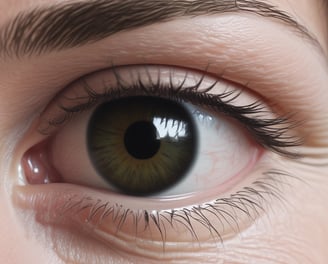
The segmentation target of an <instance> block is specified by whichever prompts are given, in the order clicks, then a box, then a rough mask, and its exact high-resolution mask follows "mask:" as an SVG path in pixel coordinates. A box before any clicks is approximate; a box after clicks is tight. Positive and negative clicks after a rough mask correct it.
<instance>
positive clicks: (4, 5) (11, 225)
mask: <svg viewBox="0 0 328 264" xmlns="http://www.w3.org/2000/svg"><path fill="white" fill-rule="evenodd" d="M86 1H87V0H86ZM168 1H169V0H168ZM63 2H68V1H65V0H57V1H52V0H0V10H2V11H4V12H3V13H2V14H1V16H0V26H1V25H3V24H4V23H5V22H6V21H8V20H10V19H12V18H13V17H14V16H15V15H16V14H17V13H18V12H20V11H24V10H27V9H29V8H33V7H35V6H38V5H41V6H47V5H49V4H53V3H63ZM264 2H267V3H270V4H273V5H275V6H277V7H278V8H279V9H281V10H284V11H286V12H288V13H289V14H291V15H292V16H293V18H294V19H296V20H297V21H298V22H299V23H301V24H303V25H304V26H306V27H307V28H308V29H309V31H310V32H312V33H313V34H314V36H315V37H316V38H317V39H318V41H319V42H320V44H321V46H322V47H323V50H324V51H325V53H326V54H328V30H327V13H326V8H324V7H326V5H325V3H324V2H323V0H271V1H264ZM0 99H1V98H0ZM0 103H1V100H0ZM0 125H1V124H0ZM0 131H1V130H0ZM0 140H1V139H0ZM0 146H1V141H0ZM0 149H1V148H0ZM0 155H1V153H0ZM0 164H1V162H0ZM3 185H4V184H3V180H2V179H1V175H0V201H6V200H8V197H7V196H6V194H5V192H3V189H4V188H2V186H3ZM10 214H11V209H10V206H9V203H6V204H5V205H4V206H3V205H2V204H0V216H3V215H6V216H8V217H0V248H1V250H0V262H2V260H3V259H5V260H6V259H10V260H11V261H10V263H56V261H53V262H52V261H51V257H50V258H49V256H48V255H46V253H45V252H44V251H43V249H42V248H39V249H38V248H36V247H37V246H34V245H32V246H33V248H32V247H31V245H30V244H29V243H28V241H26V240H24V238H23V235H22V234H19V233H18V232H17V231H16V229H15V225H18V223H16V222H15V221H13V220H12V218H11V217H10ZM4 227H6V228H4ZM8 230H10V232H8ZM13 237H17V238H19V239H17V240H16V241H15V243H14V244H11V245H10V246H8V241H9V242H10V243H12V241H13V240H14V239H13ZM324 248H326V246H325V245H323V248H322V249H318V252H324V251H325V249H324ZM36 252H37V255H35V253H36ZM26 260H28V261H26ZM3 263H4V262H3Z"/></svg>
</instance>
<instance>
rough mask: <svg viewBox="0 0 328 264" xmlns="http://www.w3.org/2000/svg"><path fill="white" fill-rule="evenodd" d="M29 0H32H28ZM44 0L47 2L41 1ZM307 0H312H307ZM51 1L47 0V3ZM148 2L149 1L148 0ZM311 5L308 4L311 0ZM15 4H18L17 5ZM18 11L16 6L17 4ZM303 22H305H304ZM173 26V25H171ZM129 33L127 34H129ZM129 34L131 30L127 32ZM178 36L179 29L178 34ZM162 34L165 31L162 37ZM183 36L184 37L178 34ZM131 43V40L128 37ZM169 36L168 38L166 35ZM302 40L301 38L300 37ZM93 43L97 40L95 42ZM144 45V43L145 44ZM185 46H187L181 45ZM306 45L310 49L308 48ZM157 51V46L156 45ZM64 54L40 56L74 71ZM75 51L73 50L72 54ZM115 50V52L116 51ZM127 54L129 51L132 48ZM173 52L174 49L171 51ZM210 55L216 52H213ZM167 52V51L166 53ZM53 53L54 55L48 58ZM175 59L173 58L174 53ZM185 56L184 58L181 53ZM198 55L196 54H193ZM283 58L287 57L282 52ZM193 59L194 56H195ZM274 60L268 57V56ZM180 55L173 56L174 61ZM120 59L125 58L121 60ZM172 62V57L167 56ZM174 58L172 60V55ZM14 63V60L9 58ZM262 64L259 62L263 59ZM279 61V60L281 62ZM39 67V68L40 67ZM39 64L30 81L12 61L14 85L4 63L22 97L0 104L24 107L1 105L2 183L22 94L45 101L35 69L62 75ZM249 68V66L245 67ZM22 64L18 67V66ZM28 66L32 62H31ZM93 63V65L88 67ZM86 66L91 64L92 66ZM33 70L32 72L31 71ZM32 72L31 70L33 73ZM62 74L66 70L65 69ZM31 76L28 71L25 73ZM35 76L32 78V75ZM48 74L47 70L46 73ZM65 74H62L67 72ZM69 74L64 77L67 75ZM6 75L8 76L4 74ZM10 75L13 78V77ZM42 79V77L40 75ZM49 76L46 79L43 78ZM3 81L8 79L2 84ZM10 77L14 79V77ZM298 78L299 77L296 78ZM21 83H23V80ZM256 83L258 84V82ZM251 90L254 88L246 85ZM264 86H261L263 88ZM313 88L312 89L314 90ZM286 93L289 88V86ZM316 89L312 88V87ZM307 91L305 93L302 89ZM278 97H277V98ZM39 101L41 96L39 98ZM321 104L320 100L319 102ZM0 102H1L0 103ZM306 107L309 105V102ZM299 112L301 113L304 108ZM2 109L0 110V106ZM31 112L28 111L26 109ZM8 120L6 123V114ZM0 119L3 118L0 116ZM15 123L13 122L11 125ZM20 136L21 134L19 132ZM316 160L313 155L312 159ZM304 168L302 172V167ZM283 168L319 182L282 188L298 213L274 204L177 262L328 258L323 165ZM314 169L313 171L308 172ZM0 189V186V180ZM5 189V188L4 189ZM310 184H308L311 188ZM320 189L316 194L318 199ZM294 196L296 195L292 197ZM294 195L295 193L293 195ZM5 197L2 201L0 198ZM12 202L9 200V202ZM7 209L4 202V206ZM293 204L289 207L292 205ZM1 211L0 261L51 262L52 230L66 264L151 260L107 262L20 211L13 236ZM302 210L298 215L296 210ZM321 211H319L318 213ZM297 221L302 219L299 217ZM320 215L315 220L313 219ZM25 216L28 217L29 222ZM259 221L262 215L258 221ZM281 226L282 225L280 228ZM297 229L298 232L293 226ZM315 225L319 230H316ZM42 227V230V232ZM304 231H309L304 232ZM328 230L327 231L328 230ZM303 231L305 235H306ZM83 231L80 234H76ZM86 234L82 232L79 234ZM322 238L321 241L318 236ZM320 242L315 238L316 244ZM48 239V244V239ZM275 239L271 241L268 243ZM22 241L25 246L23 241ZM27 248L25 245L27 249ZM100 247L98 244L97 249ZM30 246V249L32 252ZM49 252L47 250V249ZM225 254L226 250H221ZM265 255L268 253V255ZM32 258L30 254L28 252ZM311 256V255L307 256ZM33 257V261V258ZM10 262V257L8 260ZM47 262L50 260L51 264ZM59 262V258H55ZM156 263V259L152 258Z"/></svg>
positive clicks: (313, 262) (314, 261) (82, 242)
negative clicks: (251, 223) (216, 244)
mask: <svg viewBox="0 0 328 264" xmlns="http://www.w3.org/2000/svg"><path fill="white" fill-rule="evenodd" d="M32 1H34V0H32ZM45 1H46V0H45ZM286 1H292V0H286ZM297 1H298V0H296V1H295V3H296V5H299V2H297ZM309 1H312V0H309ZM49 2H50V1H49ZM148 2H150V1H148ZM312 3H313V2H312ZM17 6H19V5H17ZM19 9H20V8H19ZM259 23H261V21H259ZM307 26H308V25H307ZM173 30H174V28H173ZM130 33H131V32H129V33H127V34H130ZM131 34H132V33H131ZM182 34H183V32H182ZM165 36H166V37H167V35H165ZM182 36H184V38H186V37H185V35H182ZM121 37H122V36H119V39H118V41H117V42H118V43H121V44H122V46H123V45H124V42H125V41H124V40H123V39H121ZM131 39H132V41H131V42H133V38H131ZM168 39H170V38H169V37H168ZM204 40H206V38H204ZM106 41H108V42H106V43H104V47H105V46H110V45H112V43H113V42H112V39H108V40H106ZM170 41H172V39H170ZM301 41H302V40H301ZM163 43H165V40H164V41H163ZM148 44H150V45H151V44H152V41H150V42H148ZM199 44H202V45H199V47H200V48H202V47H203V45H204V43H202V42H201V41H200V42H199ZM294 44H295V46H297V41H295V42H294ZM95 45H96V44H95ZM146 46H147V45H146ZM185 47H186V46H185ZM268 47H269V49H270V45H268ZM310 49H311V48H310ZM122 50H123V51H124V47H123V48H122ZM131 50H132V51H133V52H136V51H135V50H134V49H133V47H132V48H131ZM101 51H108V50H107V49H103V50H100V49H98V47H96V46H95V47H94V50H93V52H91V53H90V54H89V53H87V52H85V50H80V51H79V52H78V51H75V52H77V53H79V55H80V56H81V55H82V56H81V57H84V59H85V57H87V56H89V57H88V59H89V60H88V61H87V60H86V59H85V60H84V61H83V63H90V64H91V63H92V62H93V60H92V59H94V57H92V56H95V55H97V54H98V55H99V54H102V52H101ZM155 51H156V49H155ZM66 52H67V53H65V54H64V55H63V54H49V57H46V58H44V65H45V64H47V65H48V64H51V63H52V65H59V66H57V67H58V68H60V70H62V71H63V72H65V71H70V70H71V71H72V68H73V69H75V70H76V68H78V65H79V63H78V62H76V64H74V65H73V66H74V67H72V66H68V62H65V63H64V61H65V59H67V61H71V60H72V57H73V54H74V51H73V50H67V51H66ZM77 53H75V54H77ZM117 53H118V52H117ZM117 53H113V54H117ZM131 53H132V52H131ZM149 53H150V52H149V51H148V52H147V54H148V55H149V56H151V55H150V54H149ZM172 53H174V52H173V51H172ZM213 54H215V53H214V52H213ZM166 55H167V53H166ZM279 55H280V56H284V55H285V53H284V54H282V53H281V52H279V53H277V56H279ZM51 56H53V57H51ZM314 56H317V54H315V55H314ZM176 57H178V56H177V55H176ZM186 57H187V56H186ZM198 57H200V56H198ZM286 57H287V58H288V56H286ZM300 57H302V55H300ZM195 58H196V56H195ZM271 58H273V57H271ZM178 59H179V58H177V60H178ZM126 61H127V62H131V57H129V58H128V59H127V60H126ZM126 61H125V62H126ZM162 61H163V58H162V59H161V60H160V61H157V62H162ZM172 61H173V60H172ZM174 61H175V59H174ZM266 61H269V62H270V63H272V61H270V60H266ZM12 63H13V64H15V63H14V61H13V62H12ZM27 63H29V66H30V64H33V60H32V59H31V58H30V59H29V60H27ZM262 63H264V62H262ZM282 64H283V63H282ZM40 65H41V66H40ZM183 65H190V64H187V63H182V66H183ZM42 66H43V65H42V64H38V66H37V67H35V66H34V70H33V71H31V73H32V74H31V76H34V75H35V79H34V80H33V78H31V79H28V78H27V79H25V78H24V77H26V76H27V75H25V76H24V75H23V74H22V73H21V71H19V69H24V67H25V68H26V67H27V66H26V65H23V63H22V61H19V63H17V62H16V64H15V65H14V70H15V71H18V72H19V74H20V75H21V76H22V79H21V80H20V81H17V80H16V83H15V82H13V84H11V85H10V84H9V85H8V80H7V79H6V78H8V77H7V75H8V73H10V70H8V65H7V64H6V63H3V71H2V74H3V77H4V78H3V80H4V84H2V86H3V88H7V89H8V91H10V92H12V97H17V98H21V99H22V101H21V103H20V104H16V106H15V103H14V101H13V100H9V98H10V96H9V95H8V96H6V94H5V93H2V94H1V95H0V98H2V99H3V101H2V102H1V104H2V105H3V104H4V103H5V104H6V103H7V104H8V105H9V104H12V105H13V109H15V108H18V107H17V105H19V106H21V108H23V110H21V112H20V113H18V112H17V113H12V112H11V111H10V110H8V107H3V106H2V109H4V110H6V111H7V113H8V118H7V119H5V118H3V119H2V122H1V124H0V128H1V129H0V131H2V135H3V139H2V141H0V153H1V155H2V156H7V157H8V159H7V160H5V159H2V161H1V163H3V164H0V168H1V170H0V171H1V173H3V174H4V181H3V182H6V180H8V179H10V178H11V177H12V178H15V177H16V175H15V170H11V171H6V170H5V169H3V168H6V166H5V164H6V163H8V164H9V163H13V162H12V159H16V158H17V159H19V155H17V152H14V153H9V152H8V149H7V147H4V144H3V143H4V142H6V143H8V144H6V146H7V145H8V146H13V147H16V143H17V138H20V136H19V137H17V138H15V137H13V136H12V137H10V136H7V135H11V134H12V132H13V131H14V130H15V129H16V130H18V129H17V126H18V125H17V123H19V122H17V120H18V119H19V118H20V119H24V118H28V117H29V115H30V113H32V112H33V111H32V110H31V108H30V107H29V106H28V105H27V104H26V102H23V98H24V97H26V98H27V95H28V94H33V95H34V94H36V100H40V101H41V102H42V103H46V102H47V100H46V99H44V98H41V96H40V94H39V93H38V90H41V87H42V85H40V83H37V81H38V80H40V71H41V72H42V71H43V73H47V72H51V78H54V79H55V78H58V79H61V80H63V76H62V75H61V72H59V71H58V69H57V70H56V67H51V66H48V69H46V70H45V69H44V67H42ZM250 66H251V65H250ZM288 66H289V67H287V66H286V65H284V66H281V68H279V69H280V71H282V67H284V68H283V71H284V72H286V75H287V74H290V71H291V68H292V67H298V65H297V64H295V66H291V65H289V64H288ZM19 67H21V68H19ZM30 67H31V66H30ZM92 67H94V65H93V66H92ZM92 67H90V68H92ZM317 70H320V66H319V64H318V65H317V64H314V66H313V68H312V69H311V68H309V70H308V71H309V72H310V71H311V72H312V71H313V72H315V71H317ZM35 72H36V73H35ZM301 72H303V73H304V75H306V71H301ZM33 73H35V74H34V75H33ZM65 73H66V72H65ZM67 75H68V76H69V77H70V78H73V77H74V76H73V74H72V73H69V74H67ZM28 76H30V75H28ZM36 76H37V77H36ZM49 76H50V74H49ZM66 77H67V76H66ZM282 77H286V76H285V75H283V76H282ZM67 78H68V77H67ZM8 79H9V78H8ZM12 79H13V78H12ZM44 79H47V78H44ZM47 80H49V78H48V79H47ZM255 80H258V78H255ZM292 80H294V81H295V80H298V79H296V78H292ZM6 81H7V83H6ZM14 81H15V80H14ZM299 81H300V82H301V81H304V80H301V79H299ZM313 81H314V82H315V81H316V78H313ZM22 83H23V84H24V85H23V84H22ZM306 83H307V84H308V88H309V90H310V88H312V87H310V84H313V83H311V82H309V81H307V82H306ZM20 84H21V86H20ZM42 84H43V85H44V88H45V90H46V89H48V90H49V89H50V88H49V87H52V86H51V85H49V83H47V82H46V81H44V82H43V83H42ZM287 84H288V82H287V81H286V87H289V86H288V85H287ZM25 85H27V86H28V85H30V86H34V89H33V90H32V89H31V90H30V91H31V92H30V93H25V94H24V95H23V94H22V93H21V91H19V90H20V88H22V87H23V86H25ZM260 86H261V85H260ZM324 86H325V85H324V82H319V81H318V82H317V85H313V88H315V89H319V88H320V87H324ZM293 87H297V85H295V86H293ZM251 88H253V87H251ZM262 88H263V87H262ZM313 90H314V89H313ZM1 91H3V89H0V92H1ZM290 91H291V92H293V91H292V89H290ZM15 92H17V94H15ZM282 92H283V90H282V89H281V92H279V88H277V95H280V94H281V93H282ZM314 92H315V91H314ZM321 93H322V95H323V96H324V95H326V93H325V91H322V92H321ZM306 95H307V93H306ZM277 97H278V96H277ZM42 99H43V100H42ZM274 99H276V97H274ZM296 100H297V99H295V101H293V102H291V103H290V105H291V108H292V107H293V106H294V105H295V104H296ZM299 100H304V104H306V102H307V100H309V98H307V96H304V97H303V99H302V97H300V98H299ZM311 100H312V101H314V102H313V104H314V103H315V102H317V104H318V105H319V108H320V104H321V103H318V101H319V100H318V97H314V96H313V98H312V99H311ZM319 102H322V101H319ZM1 104H0V105H1ZM310 108H312V107H311V106H310ZM325 109H326V108H324V103H323V105H322V110H323V111H325ZM23 111H26V113H24V112H23ZM303 111H304V112H306V111H307V109H304V110H303ZM303 111H302V112H303ZM0 112H1V110H0ZM29 112H30V113H29ZM10 116H11V117H12V118H10V119H11V121H9V117H10ZM2 117H5V115H2ZM15 121H16V123H15ZM317 121H318V120H317ZM325 121H326V119H322V122H325ZM10 122H11V123H10ZM319 128H321V129H323V128H324V126H323V125H322V124H320V123H319V122H318V123H316V124H315V125H313V127H312V129H319ZM4 131H6V133H4ZM24 134H25V133H24ZM326 136H327V135H324V134H323V138H322V139H320V140H318V142H319V143H320V144H322V142H323V141H324V138H327V137H326ZM25 139H26V138H24V140H23V143H24V144H28V142H27V141H28V140H25ZM315 150H316V153H318V148H315ZM322 155H323V156H327V152H326V150H325V153H323V154H322ZM317 160H318V158H317ZM273 165H274V166H275V167H277V164H276V163H274V164H273ZM306 168H307V170H306ZM288 169H290V170H291V171H292V172H293V174H294V175H297V176H298V177H301V178H302V179H304V181H306V182H309V183H311V184H313V183H314V182H317V183H319V184H318V185H317V186H316V187H315V188H313V189H312V190H305V189H304V187H303V186H295V185H294V181H291V182H290V184H291V185H292V186H291V187H292V188H291V189H290V191H288V192H284V198H285V199H286V200H288V201H294V202H293V206H294V207H293V208H294V209H295V211H296V210H299V211H300V212H297V213H295V212H294V211H293V210H289V211H286V214H285V215H283V214H282V213H281V208H280V207H277V208H275V210H270V212H272V211H273V212H274V213H272V214H271V215H270V218H271V223H270V224H268V225H267V226H265V228H263V229H261V231H258V229H260V228H261V225H262V223H263V221H259V223H258V225H257V226H256V228H254V230H251V232H249V233H248V234H242V238H243V239H240V240H239V241H236V242H235V243H234V244H233V245H232V244H229V242H226V243H225V245H226V248H225V251H224V252H222V251H221V252H220V254H217V252H215V251H214V250H213V251H212V252H203V255H199V256H198V258H199V261H198V262H197V260H198V259H197V260H194V259H193V258H191V259H190V260H185V261H183V260H181V262H180V263H190V262H192V261H193V260H194V262H197V263H234V264H238V263H240V264H242V263H244V264H245V263H251V264H252V263H256V264H257V263H260V264H262V263H263V264H269V263H270V264H271V263H272V264H273V263H281V264H282V263H283V264H296V263H302V264H307V263H309V264H321V263H322V264H325V263H326V261H327V257H328V256H327V253H326V249H325V248H326V245H327V242H326V241H324V237H328V236H327V235H325V233H324V232H322V230H320V227H322V229H323V230H325V229H327V217H326V215H327V214H326V213H325V211H326V209H327V206H326V205H325V203H324V201H326V200H327V194H328V192H327V187H326V186H327V180H326V179H327V177H325V176H327V171H328V170H327V168H323V167H322V168H316V170H314V167H311V166H304V168H302V170H300V169H299V170H298V171H297V170H295V165H294V164H290V166H288ZM311 170H313V171H311ZM0 183H2V181H0ZM2 186H3V188H2V190H1V191H0V194H1V193H3V190H5V188H6V189H7V190H10V187H11V186H10V184H2ZM0 187H1V184H0ZM8 187H9V188H8ZM43 187H44V186H41V187H40V189H42V188H43ZM312 187H313V186H312ZM319 193H321V197H319ZM297 195H298V196H297ZM295 196H296V197H295ZM0 198H1V199H0V200H2V201H5V203H6V201H8V204H9V203H10V200H9V199H8V200H7V198H8V197H6V196H1V197H0ZM3 198H4V199H3ZM11 205H12V204H10V206H11ZM268 205H270V206H271V203H268ZM315 206H317V211H315V210H314V209H313V207H315ZM8 207H9V206H8ZM291 207H292V206H291ZM2 208H6V205H5V207H1V206H0V209H2ZM0 212H1V214H0V215H2V216H3V215H5V217H0V223H1V226H2V227H3V228H2V232H3V233H0V234H1V237H2V239H1V241H0V242H2V244H1V243H0V245H1V248H2V250H1V251H3V252H4V254H6V252H7V251H8V250H7V248H9V247H12V248H13V250H12V252H13V253H12V256H11V257H9V256H8V258H7V259H6V257H4V254H1V253H0V263H10V264H12V263H47V264H48V263H50V257H49V256H51V253H49V252H50V251H51V252H52V250H53V249H54V247H52V248H51V249H50V250H49V248H48V247H49V244H50V243H51V240H50V239H47V240H42V239H40V235H41V236H42V234H44V233H46V232H53V233H52V234H50V235H53V236H57V237H56V238H58V239H57V240H56V241H55V242H57V244H56V245H55V246H57V247H58V248H60V249H58V250H63V251H64V252H65V250H66V252H65V253H67V256H66V255H65V254H64V255H62V257H63V260H67V261H65V263H75V264H77V261H79V264H81V263H86V264H90V263H95V264H96V263H136V262H137V263H150V262H149V261H148V260H140V261H136V258H134V257H131V258H130V259H129V260H128V259H127V258H126V257H125V256H124V257H120V258H119V257H118V259H116V260H109V258H106V257H105V256H104V255H103V253H104V252H107V253H108V251H109V250H108V248H106V247H105V246H103V247H102V245H101V244H100V245H96V244H93V241H92V240H91V239H90V238H89V237H88V236H86V237H85V238H82V236H83V232H81V230H77V232H76V234H75V237H72V236H71V235H70V232H71V230H70V229H69V230H64V231H63V232H62V234H61V235H62V236H60V235H59V234H58V233H59V232H58V229H56V228H53V229H52V228H45V229H40V230H36V229H30V228H29V226H28V225H29V224H33V223H35V219H34V218H30V219H27V218H26V214H25V213H26V212H24V215H23V217H24V216H25V218H23V219H24V221H23V222H22V223H20V224H21V225H20V226H21V227H22V229H23V230H24V231H28V232H29V236H27V235H26V233H24V232H20V234H19V235H16V234H15V233H14V232H15V230H17V229H18V228H19V227H18V224H17V225H14V224H12V222H14V221H13V220H14V219H15V216H13V217H10V216H8V215H9V214H8V212H9V210H7V211H6V210H0ZM301 212H302V214H301ZM319 212H321V213H319ZM290 218H292V219H294V222H293V223H291V224H292V227H291V225H290V224H286V222H288V221H289V220H288V219H290ZM3 219H5V220H7V221H8V223H6V222H2V221H3ZM299 219H301V221H300V220H299ZM318 219H319V221H318V222H316V221H317V220H318ZM28 220H29V221H28ZM261 220H262V219H261ZM277 221H281V222H280V223H279V224H277ZM279 225H281V226H279ZM298 229H299V230H298ZM315 229H318V230H315ZM8 230H11V232H9V231H8ZM45 230H46V231H45ZM277 230H279V231H277ZM306 230H308V231H306ZM327 230H328V229H327ZM305 232H306V233H305ZM81 233H82V234H81ZM3 234H5V236H3ZM84 235H87V234H84ZM34 238H37V240H38V242H39V243H40V244H42V246H44V248H42V249H40V250H36V247H35V246H36V244H37V243H35V242H34ZM320 238H321V240H320ZM318 241H319V242H318ZM49 242H50V243H49ZM273 242H275V243H273ZM24 243H25V244H24ZM29 246H30V248H31V250H30V248H28V247H29ZM79 246H80V247H81V248H80V250H79V249H78V247H79ZM98 246H99V247H98ZM90 248H91V251H92V252H89V251H88V250H90ZM32 249H33V250H32ZM23 250H26V251H30V252H31V256H28V255H27V254H26V253H22V252H23ZM48 251H49V252H48ZM17 252H19V254H17ZM45 252H47V253H48V254H47V256H46V257H47V258H46V259H45V260H41V257H40V255H41V254H42V253H45ZM223 253H225V254H223ZM93 254H95V256H93ZM32 255H35V256H36V257H35V260H34V261H33V260H32ZM268 255H269V256H268ZM314 256H315V257H314ZM33 257H34V256H33ZM312 257H313V258H312ZM18 258H20V260H18ZM37 258H38V260H36V259H37ZM68 258H69V259H70V261H69V260H68ZM277 258H279V260H277ZM8 260H9V261H8ZM56 260H57V259H55V260H54V262H53V263H59V260H57V261H56ZM51 263H52V262H51ZM60 263H62V262H60ZM154 263H155V262H154ZM156 263H163V262H159V261H158V262H157V261H156ZM164 263H167V262H164ZM172 263H177V262H176V261H175V260H172Z"/></svg>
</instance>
